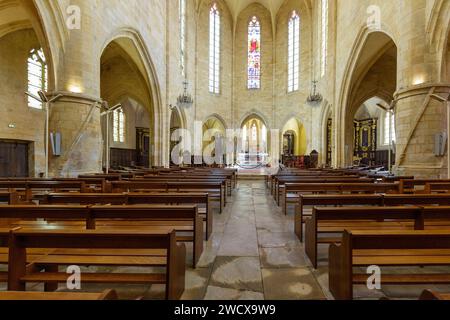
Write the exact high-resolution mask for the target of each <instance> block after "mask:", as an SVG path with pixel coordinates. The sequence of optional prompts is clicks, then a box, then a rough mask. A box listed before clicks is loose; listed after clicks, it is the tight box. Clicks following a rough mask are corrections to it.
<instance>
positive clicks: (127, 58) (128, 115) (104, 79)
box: [100, 38, 154, 169]
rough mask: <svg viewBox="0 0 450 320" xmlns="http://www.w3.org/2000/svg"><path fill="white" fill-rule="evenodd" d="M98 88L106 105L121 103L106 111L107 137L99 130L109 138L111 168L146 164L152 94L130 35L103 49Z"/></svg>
mask: <svg viewBox="0 0 450 320" xmlns="http://www.w3.org/2000/svg"><path fill="white" fill-rule="evenodd" d="M100 91H101V97H102V99H103V100H104V101H106V102H107V103H108V105H109V107H113V106H117V105H118V104H121V107H120V108H118V109H117V110H115V111H114V112H112V113H111V114H109V115H108V117H109V119H108V120H109V121H107V122H108V123H109V128H108V131H107V132H108V133H110V134H108V136H109V137H106V134H105V131H106V130H103V131H104V132H103V133H104V141H106V139H108V140H109V150H105V152H109V154H110V165H111V168H116V169H120V168H124V167H125V168H127V167H143V168H148V167H150V166H151V162H152V159H151V157H152V151H153V149H154V125H153V124H154V119H153V115H154V112H153V105H152V95H151V91H150V87H149V82H148V79H147V77H146V73H145V69H144V66H143V63H142V61H141V60H140V59H139V55H138V52H137V49H136V47H135V46H134V44H133V42H132V41H131V40H130V39H125V38H120V39H117V40H114V41H113V42H111V43H110V44H109V45H108V46H107V47H106V48H105V50H104V51H103V54H102V57H101V70H100ZM105 122H106V121H105ZM105 126H106V124H105V123H104V125H103V127H104V128H105ZM104 158H105V159H106V157H104Z"/></svg>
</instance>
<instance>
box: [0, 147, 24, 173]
mask: <svg viewBox="0 0 450 320" xmlns="http://www.w3.org/2000/svg"><path fill="white" fill-rule="evenodd" d="M28 175H29V171H28V143H24V142H9V141H8V142H6V141H0V177H3V178H5V177H28Z"/></svg>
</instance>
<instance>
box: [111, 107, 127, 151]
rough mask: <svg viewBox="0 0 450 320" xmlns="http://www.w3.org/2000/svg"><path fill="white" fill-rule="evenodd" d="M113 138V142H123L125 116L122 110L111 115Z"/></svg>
mask: <svg viewBox="0 0 450 320" xmlns="http://www.w3.org/2000/svg"><path fill="white" fill-rule="evenodd" d="M113 138H114V142H119V143H124V142H125V114H124V112H123V109H122V108H119V109H117V110H115V111H114V113H113Z"/></svg>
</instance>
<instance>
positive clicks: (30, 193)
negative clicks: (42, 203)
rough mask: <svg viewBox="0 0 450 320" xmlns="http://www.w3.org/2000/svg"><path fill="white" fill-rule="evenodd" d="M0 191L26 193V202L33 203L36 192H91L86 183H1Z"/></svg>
mask: <svg viewBox="0 0 450 320" xmlns="http://www.w3.org/2000/svg"><path fill="white" fill-rule="evenodd" d="M0 190H6V191H10V192H15V191H17V192H19V194H20V191H22V192H24V198H25V199H24V200H25V201H32V200H33V199H34V197H35V194H34V193H35V192H37V191H40V192H49V191H51V192H58V191H59V192H61V191H76V192H81V193H87V192H89V189H88V188H87V187H86V183H85V182H84V181H0Z"/></svg>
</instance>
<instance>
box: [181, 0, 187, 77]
mask: <svg viewBox="0 0 450 320" xmlns="http://www.w3.org/2000/svg"><path fill="white" fill-rule="evenodd" d="M179 1H180V3H179V5H180V69H181V75H182V76H183V77H184V76H186V0H179Z"/></svg>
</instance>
